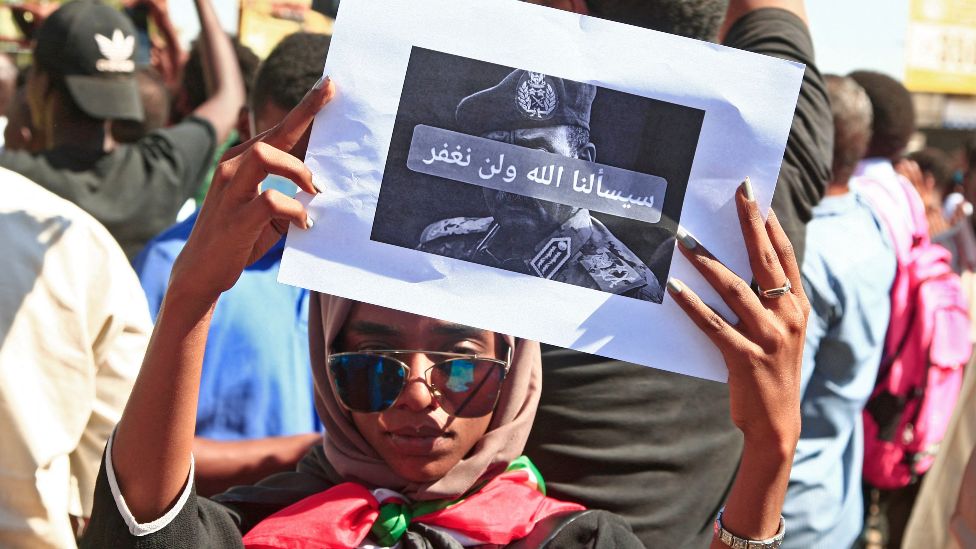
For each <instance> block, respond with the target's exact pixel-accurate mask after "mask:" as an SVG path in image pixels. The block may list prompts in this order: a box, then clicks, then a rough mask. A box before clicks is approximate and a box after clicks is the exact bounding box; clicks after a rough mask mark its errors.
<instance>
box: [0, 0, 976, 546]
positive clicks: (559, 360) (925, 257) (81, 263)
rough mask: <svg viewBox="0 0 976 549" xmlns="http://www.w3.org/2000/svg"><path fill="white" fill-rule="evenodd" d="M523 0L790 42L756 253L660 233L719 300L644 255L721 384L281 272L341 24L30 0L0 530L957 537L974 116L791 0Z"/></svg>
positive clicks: (1, 306) (8, 302)
mask: <svg viewBox="0 0 976 549" xmlns="http://www.w3.org/2000/svg"><path fill="white" fill-rule="evenodd" d="M528 1H533V2H534V3H537V4H544V5H547V6H549V7H551V8H555V9H562V10H569V11H574V12H577V13H582V14H588V15H592V16H596V17H601V18H606V19H611V20H614V21H619V22H622V23H627V24H631V25H637V26H641V27H645V28H649V29H654V30H659V31H664V32H669V33H674V34H679V35H682V36H687V37H691V38H695V39H698V40H704V41H710V42H718V43H722V44H724V45H727V46H730V47H734V48H739V49H743V50H747V51H751V52H755V53H760V54H766V55H772V56H776V57H781V58H784V59H787V60H790V61H796V62H800V63H803V64H804V65H805V66H806V69H805V73H804V77H803V82H802V86H801V89H800V93H799V97H798V102H797V107H796V112H795V116H794V119H793V125H792V128H791V131H790V135H789V140H788V142H787V145H786V150H785V154H784V157H783V165H782V169H781V171H780V174H779V180H778V184H777V187H776V192H775V194H774V196H773V199H772V208H771V210H770V212H769V214H768V216H767V217H766V218H764V217H763V216H762V215H761V214H760V208H759V206H758V204H757V202H756V198H755V196H754V192H753V189H752V185H751V183H750V180H749V178H748V177H746V178H745V180H744V181H743V182H742V184H741V185H740V186H739V187H738V188H736V189H729V201H731V202H732V203H734V205H735V207H736V210H737V212H738V214H739V219H740V224H741V229H742V235H743V240H744V242H745V246H746V251H747V252H748V255H749V260H750V265H751V267H752V273H753V277H754V280H743V279H741V278H740V277H738V276H737V275H736V274H734V273H732V272H731V271H729V270H728V269H726V268H725V267H724V266H723V265H722V264H721V263H720V262H719V261H717V260H716V258H715V257H714V256H713V255H712V254H711V253H710V252H709V251H708V245H709V243H708V242H701V241H699V240H698V239H697V238H696V237H695V236H694V235H692V234H689V233H688V232H687V231H685V230H683V229H679V230H678V231H677V234H676V235H675V242H676V245H675V250H676V252H675V253H680V254H682V255H683V256H684V258H685V259H686V260H687V261H689V262H690V263H691V264H692V265H693V266H694V267H695V268H696V269H697V270H698V271H699V272H700V273H701V274H702V275H703V278H704V280H706V281H707V282H708V283H709V284H710V285H711V286H712V287H713V288H714V289H715V291H716V292H717V293H718V295H720V296H721V297H722V298H723V300H724V301H725V302H726V304H727V305H728V306H729V308H730V309H731V310H732V311H733V312H734V313H735V315H736V317H737V319H738V320H737V322H736V323H730V322H729V321H727V320H726V319H724V318H723V317H722V316H721V315H719V314H718V313H717V312H715V311H714V310H712V309H711V308H710V307H709V306H708V305H706V304H705V303H703V302H702V300H701V299H699V298H698V297H697V293H696V290H701V288H694V287H692V286H690V285H689V284H686V283H684V282H681V281H679V280H677V279H674V278H672V279H671V280H669V281H668V282H667V285H666V292H667V294H668V295H667V296H666V297H665V299H672V300H674V301H675V303H677V304H678V305H679V306H680V307H681V309H682V310H683V311H684V312H685V313H686V314H687V315H688V316H689V317H690V318H691V319H692V320H693V321H694V322H695V324H696V325H697V326H698V327H699V329H701V330H702V332H704V334H705V336H707V338H708V339H709V340H710V341H711V342H712V344H714V345H715V346H716V347H717V348H718V349H719V350H720V352H721V356H722V357H723V359H724V361H725V363H726V366H727V367H728V371H729V380H728V383H727V384H721V383H715V382H711V381H705V380H700V379H696V378H692V377H688V376H684V375H680V374H674V373H669V372H666V371H663V370H656V369H651V368H646V367H643V366H638V365H634V364H627V363H623V362H620V361H614V360H610V359H606V358H603V357H598V356H594V355H588V354H584V353H580V352H577V351H572V350H568V349H561V348H556V347H552V346H547V345H540V344H538V343H535V342H531V341H527V340H522V339H518V338H515V337H512V336H510V335H505V334H499V333H495V332H490V331H486V330H480V329H475V328H471V327H467V326H462V325H458V324H454V323H451V322H446V321H443V320H437V319H433V318H427V317H421V316H417V315H413V314H409V313H405V312H400V311H395V310H391V309H386V308H383V307H380V306H377V305H370V304H366V303H360V302H353V301H350V300H347V299H343V298H340V297H335V296H330V295H325V294H319V293H316V292H309V291H307V290H303V289H300V288H295V287H291V286H286V285H282V284H279V283H277V282H276V280H275V279H276V276H277V271H278V266H279V265H280V262H281V259H282V253H283V249H284V237H283V235H284V233H285V232H286V231H287V229H288V227H289V225H292V226H294V227H295V228H296V230H307V229H308V228H311V227H312V225H313V224H314V219H312V218H310V217H309V216H308V213H307V212H306V210H305V208H304V206H302V204H301V202H299V201H298V200H296V198H295V195H296V193H298V192H299V191H300V190H301V191H304V192H306V193H310V194H316V193H318V192H320V190H321V189H317V188H316V187H315V186H313V185H312V179H311V174H310V172H309V171H308V168H306V167H305V166H304V164H303V163H302V159H303V158H304V153H305V147H306V144H307V139H308V131H309V128H310V126H311V123H312V119H313V117H314V116H315V114H316V113H318V112H319V111H321V110H322V109H329V108H330V107H329V105H328V103H329V101H330V100H331V99H332V97H333V96H334V95H335V94H336V93H341V90H342V86H343V83H342V82H333V81H331V80H330V79H329V78H327V77H324V76H322V74H323V68H324V64H325V60H326V56H327V54H328V50H329V47H330V41H331V38H330V37H329V36H326V35H319V34H311V33H301V32H300V33H296V34H293V35H290V36H288V37H287V38H285V39H283V40H282V41H281V42H280V43H279V44H278V45H277V46H276V47H275V48H274V50H273V51H272V52H271V53H270V55H268V57H267V58H266V59H263V60H259V59H258V58H257V57H256V56H255V55H254V54H253V53H252V52H250V50H248V49H247V48H246V47H245V46H243V45H241V44H240V43H239V42H238V41H236V40H234V39H233V38H231V37H229V36H228V35H227V34H226V33H225V32H224V31H223V30H221V27H220V25H219V22H218V19H217V16H216V14H215V11H214V9H213V6H212V4H211V1H210V0H194V6H195V8H196V10H197V13H198V16H199V21H200V27H201V32H200V37H199V38H198V39H197V41H196V42H195V43H194V45H193V47H192V49H191V51H190V52H184V51H182V49H181V48H180V45H179V42H178V40H177V37H176V32H175V30H174V27H173V25H172V23H171V21H170V20H169V16H168V11H167V3H166V0H130V1H128V2H126V3H125V4H126V7H127V9H126V10H124V11H122V10H118V9H116V8H115V7H111V6H108V5H106V4H104V3H102V2H101V0H70V1H68V2H65V3H64V4H63V5H61V6H60V7H59V8H58V9H56V10H52V9H43V10H42V9H37V8H33V9H32V11H30V13H31V18H30V20H31V21H32V24H31V25H26V26H25V31H26V32H28V33H30V35H31V38H32V44H33V46H32V55H31V63H30V65H29V66H21V67H18V66H17V65H16V64H15V63H13V61H12V60H11V59H10V58H8V57H5V56H0V115H2V116H3V118H2V120H3V121H4V123H5V127H4V133H3V136H4V140H3V150H2V152H0V180H2V181H3V184H4V185H6V187H7V188H8V190H9V192H8V193H7V198H6V199H5V200H4V201H3V203H2V204H0V254H2V255H3V257H4V258H5V262H6V263H5V264H6V265H7V268H6V269H5V273H6V274H5V276H4V277H3V279H2V284H0V428H2V429H3V435H4V436H3V451H2V452H0V546H3V547H25V548H28V547H29V548H34V547H59V548H60V547H74V546H79V545H80V546H82V547H187V548H196V547H304V546H309V547H402V548H412V547H417V548H421V547H426V548H459V547H480V546H490V547H513V548H519V547H526V548H527V547H607V548H610V547H705V546H709V544H711V547H713V548H721V547H746V546H749V547H780V546H782V547H789V548H809V547H831V548H833V547H882V546H887V547H891V548H897V547H908V548H914V547H976V501H974V499H973V498H972V494H973V493H976V453H974V451H973V450H974V448H976V381H974V379H976V374H973V373H972V372H971V369H969V368H966V367H965V366H966V365H967V364H968V362H969V359H970V355H971V351H972V342H973V341H974V338H976V329H974V325H973V323H971V322H970V321H969V319H970V311H971V310H976V309H973V308H972V305H971V304H974V303H976V295H974V294H976V276H974V273H976V233H974V224H973V220H972V214H973V206H972V204H973V203H974V202H976V140H974V142H973V145H972V146H970V147H969V148H968V149H967V150H966V152H965V154H964V155H962V156H963V158H960V159H954V158H953V157H952V156H951V154H950V153H949V152H946V151H940V150H938V149H934V148H924V149H920V150H913V151H910V150H909V143H910V141H911V139H912V138H913V136H914V135H915V134H916V123H915V115H914V109H913V107H912V98H911V94H910V93H909V92H908V90H907V89H905V87H904V86H903V85H902V84H900V83H899V82H898V81H896V80H895V79H892V78H891V77H889V76H886V75H883V74H880V73H876V72H871V71H857V72H854V73H852V74H850V75H846V76H840V75H822V74H821V73H820V71H819V70H818V69H817V64H816V60H815V57H814V50H813V44H812V41H811V38H810V31H809V22H808V20H807V18H806V14H805V11H804V3H803V1H802V0H682V1H679V0H645V1H642V2H624V1H616V0H528ZM133 8H139V9H133ZM18 9H21V10H28V9H30V8H28V7H26V6H21V7H20V8H18ZM137 12H138V13H145V14H147V16H148V17H149V18H150V19H151V20H152V22H153V29H154V31H155V32H154V33H153V35H152V36H148V38H149V39H148V40H141V39H140V38H139V37H140V32H142V31H141V30H140V29H144V28H146V26H145V25H144V24H142V25H141V26H137V25H136V24H135V23H134V21H133V17H132V14H133V13H137ZM137 60H141V61H138V62H137ZM564 127H565V129H566V132H562V129H563V128H564ZM553 129H554V130H560V131H552V132H550V133H551V134H552V135H553V136H556V135H563V134H564V133H565V134H567V135H568V134H570V133H572V132H573V131H574V127H573V126H572V122H571V121H570V122H563V121H561V119H558V120H556V121H555V122H553ZM552 139H555V138H552ZM543 141H544V140H543ZM550 141H551V140H550ZM581 145H583V146H584V147H585V146H586V143H581ZM533 146H541V147H547V148H548V149H555V148H558V147H556V145H555V144H554V143H553V142H545V143H542V145H533ZM550 152H557V151H556V150H550ZM953 154H954V151H953ZM743 175H745V174H743ZM784 281H785V284H784ZM660 290H661V292H662V293H663V292H664V291H665V290H664V289H660ZM513 313H514V314H517V312H515V311H513ZM648 329H653V327H648ZM475 381H477V383H475ZM543 479H544V480H543ZM967 493H968V494H969V495H970V496H969V498H967V497H965V494H967Z"/></svg>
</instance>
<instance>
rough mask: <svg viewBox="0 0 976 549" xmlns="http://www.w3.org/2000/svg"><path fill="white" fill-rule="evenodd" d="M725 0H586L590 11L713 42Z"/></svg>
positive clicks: (612, 18) (618, 20)
mask: <svg viewBox="0 0 976 549" xmlns="http://www.w3.org/2000/svg"><path fill="white" fill-rule="evenodd" d="M728 6H729V0H586V7H587V8H588V9H589V11H590V14H591V15H594V16H596V17H601V18H603V19H610V20H611V21H617V22H620V23H627V24H628V25H636V26H638V27H644V28H646V29H653V30H657V31H662V32H669V33H671V34H678V35H681V36H687V37H689V38H697V39H698V40H707V41H714V40H715V39H716V37H717V36H718V29H719V27H720V26H721V25H722V21H723V20H724V18H725V12H726V10H727V9H728Z"/></svg>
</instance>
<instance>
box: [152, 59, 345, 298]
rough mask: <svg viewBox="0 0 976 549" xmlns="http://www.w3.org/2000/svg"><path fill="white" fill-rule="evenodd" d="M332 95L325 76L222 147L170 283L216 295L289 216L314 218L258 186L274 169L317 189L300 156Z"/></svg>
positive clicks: (300, 220) (298, 220) (305, 222)
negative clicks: (250, 133)
mask: <svg viewBox="0 0 976 549" xmlns="http://www.w3.org/2000/svg"><path fill="white" fill-rule="evenodd" d="M334 95H335V86H334V85H333V84H332V82H331V80H329V79H328V78H323V79H322V80H320V81H319V82H318V83H317V84H316V85H315V87H314V88H312V89H311V90H309V92H308V93H307V94H306V95H305V98H304V99H302V102H301V103H299V104H298V106H296V107H295V108H294V109H292V111H291V112H289V113H288V115H287V116H286V117H285V119H284V120H282V121H281V123H280V124H278V125H277V126H275V127H274V128H272V129H270V130H268V131H267V132H264V133H263V134H261V135H258V136H255V137H254V138H253V139H251V140H249V141H247V142H246V143H242V144H241V145H238V146H237V147H234V148H232V149H231V150H229V151H227V153H226V154H225V155H224V156H223V158H222V159H221V162H220V165H219V166H218V167H217V170H216V172H215V174H214V178H213V181H212V182H211V184H210V190H209V191H208V192H207V197H206V199H205V200H204V203H203V207H202V208H201V209H200V213H199V216H198V217H197V221H196V224H195V225H194V227H193V232H192V234H191V235H190V238H189V240H187V243H186V246H185V247H184V248H183V252H182V253H181V254H180V256H179V258H178V259H177V261H176V263H175V264H174V265H173V274H172V278H171V285H173V284H180V286H181V287H182V289H183V291H184V295H186V293H187V292H189V294H190V295H192V296H193V297H194V298H196V299H200V300H203V301H206V302H211V301H215V300H216V299H217V297H218V296H219V295H220V294H221V293H222V292H224V291H226V290H228V289H230V288H231V287H232V286H233V285H234V283H235V282H237V279H238V278H239V277H240V275H241V273H242V272H243V271H244V268H245V267H247V266H248V265H250V264H251V263H253V262H254V261H256V260H257V259H259V258H260V257H261V256H263V255H264V254H265V252H267V251H268V250H269V249H270V248H271V247H272V246H273V245H274V244H275V243H276V242H277V241H278V240H279V239H280V238H281V236H282V235H283V234H285V232H286V231H287V230H288V224H289V223H292V224H294V225H295V226H297V227H301V228H302V229H307V228H309V227H311V226H312V220H311V219H310V218H309V217H308V215H307V214H306V212H305V208H304V207H303V206H302V204H301V203H300V202H298V201H297V200H295V199H294V198H293V197H289V196H285V195H283V194H281V193H279V192H278V191H275V190H266V191H264V192H260V189H259V185H260V183H261V181H263V180H264V178H265V177H267V175H268V174H275V175H279V176H282V177H285V178H287V179H290V180H291V181H293V182H294V183H295V184H296V185H298V187H299V188H300V189H302V190H303V191H305V192H308V193H313V194H314V193H316V192H317V191H316V189H315V187H314V186H313V185H312V174H311V172H309V170H308V168H307V167H305V164H303V163H302V159H303V158H304V156H305V148H306V147H307V145H308V130H309V128H310V126H311V123H312V119H313V118H314V117H315V114H316V113H317V112H318V111H319V110H320V109H321V108H322V107H323V106H325V105H326V103H328V102H329V101H330V100H331V99H332V97H333V96H334Z"/></svg>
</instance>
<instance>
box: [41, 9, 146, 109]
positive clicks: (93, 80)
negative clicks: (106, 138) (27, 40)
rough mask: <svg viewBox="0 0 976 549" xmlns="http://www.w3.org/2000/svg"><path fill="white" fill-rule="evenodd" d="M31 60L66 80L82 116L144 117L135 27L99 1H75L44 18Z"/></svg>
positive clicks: (116, 11)
mask: <svg viewBox="0 0 976 549" xmlns="http://www.w3.org/2000/svg"><path fill="white" fill-rule="evenodd" d="M35 38H36V45H35V46H34V60H35V62H36V63H37V65H38V66H39V67H40V68H41V69H43V70H44V71H46V72H49V73H53V74H55V75H60V76H61V77H63V78H64V82H65V85H66V87H67V88H68V92H69V93H70V94H71V98H72V99H74V101H75V103H76V104H77V105H78V107H79V108H80V109H81V110H82V111H83V112H85V114H87V115H89V116H91V117H92V118H97V119H100V120H135V121H142V118H143V110H142V100H141V99H140V98H139V90H138V88H137V86H136V79H135V68H136V67H135V61H134V54H135V49H136V31H135V27H134V26H133V25H132V22H131V21H130V20H129V18H128V17H126V16H125V15H123V14H122V13H121V12H120V11H118V10H116V9H115V8H113V7H111V6H108V5H105V4H103V3H102V2H100V1H98V0H73V1H71V2H67V3H65V4H64V5H62V6H61V7H60V8H59V9H58V10H57V11H55V12H54V13H52V14H51V15H50V16H49V17H48V18H47V19H46V20H45V21H44V24H43V25H42V26H41V28H40V29H39V30H38V31H37V34H36V36H35Z"/></svg>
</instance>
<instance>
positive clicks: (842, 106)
mask: <svg viewBox="0 0 976 549" xmlns="http://www.w3.org/2000/svg"><path fill="white" fill-rule="evenodd" d="M824 83H825V84H827V96H828V97H829V98H830V112H831V114H832V115H833V119H834V160H833V170H834V175H833V182H834V183H838V184H843V183H846V182H847V180H848V179H850V177H851V174H852V173H853V172H854V168H855V167H856V166H857V163H858V162H860V160H861V159H862V158H864V153H865V151H867V148H868V141H869V140H870V139H871V120H872V114H871V100H870V99H868V95H867V93H865V92H864V88H862V87H861V86H859V85H858V84H857V82H855V81H854V80H853V79H852V78H847V77H845V76H837V75H835V74H827V75H824Z"/></svg>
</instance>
